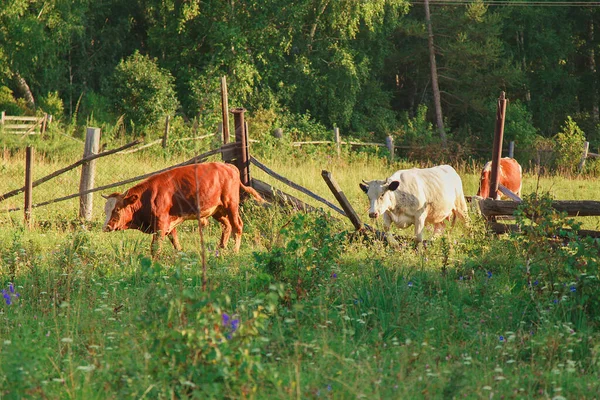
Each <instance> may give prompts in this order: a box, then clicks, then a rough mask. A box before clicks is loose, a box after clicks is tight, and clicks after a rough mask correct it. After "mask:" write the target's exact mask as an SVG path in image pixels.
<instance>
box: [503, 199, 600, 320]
mask: <svg viewBox="0 0 600 400" xmlns="http://www.w3.org/2000/svg"><path fill="white" fill-rule="evenodd" d="M523 200H524V201H523V203H522V204H521V205H520V206H519V207H518V209H517V211H516V212H515V217H516V219H517V224H518V225H519V226H520V227H521V232H520V233H518V234H516V235H514V236H513V237H512V240H513V242H514V243H515V244H516V245H517V248H520V249H522V251H523V253H524V256H525V265H524V268H523V269H522V271H523V272H524V273H525V277H526V281H527V290H528V291H529V292H530V295H531V296H532V298H533V299H535V300H536V302H537V307H538V309H539V310H543V309H546V308H547V307H561V308H562V310H563V311H564V312H565V313H566V314H567V316H568V317H570V318H571V320H572V322H573V323H576V324H577V323H581V322H582V321H583V317H584V316H587V317H588V318H592V319H593V320H594V321H595V322H596V323H598V322H600V300H599V299H600V281H599V280H598V277H597V276H598V271H599V267H600V262H599V261H600V260H599V259H598V243H597V242H596V240H595V239H592V238H590V237H580V236H579V234H578V233H579V230H580V227H581V223H579V222H577V221H575V220H574V219H572V218H567V215H566V213H564V212H559V211H557V210H555V209H554V208H553V207H552V198H551V197H550V196H549V195H548V194H542V195H539V194H537V193H532V194H531V195H529V196H526V197H525V198H524V199H523Z"/></svg>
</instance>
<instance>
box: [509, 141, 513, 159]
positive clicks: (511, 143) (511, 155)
mask: <svg viewBox="0 0 600 400" xmlns="http://www.w3.org/2000/svg"><path fill="white" fill-rule="evenodd" d="M508 157H509V158H515V141H514V140H511V141H510V142H508Z"/></svg>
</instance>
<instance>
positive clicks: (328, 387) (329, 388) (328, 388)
mask: <svg viewBox="0 0 600 400" xmlns="http://www.w3.org/2000/svg"><path fill="white" fill-rule="evenodd" d="M327 390H328V391H329V392H331V384H329V385H327Z"/></svg>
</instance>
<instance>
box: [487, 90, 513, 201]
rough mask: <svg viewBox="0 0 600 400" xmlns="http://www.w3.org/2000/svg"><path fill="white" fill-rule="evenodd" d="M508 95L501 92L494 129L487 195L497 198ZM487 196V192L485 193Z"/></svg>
mask: <svg viewBox="0 0 600 400" xmlns="http://www.w3.org/2000/svg"><path fill="white" fill-rule="evenodd" d="M507 102H508V100H507V99H506V95H505V93H504V92H501V93H500V97H499V98H498V107H497V110H496V127H495V129H494V149H493V151H492V171H491V172H490V192H489V193H487V197H491V198H493V199H495V198H496V194H497V193H498V183H499V182H500V181H499V180H498V176H499V175H498V171H499V167H500V158H502V139H503V137H504V118H505V116H506V103H507ZM483 195H484V196H485V195H486V193H483Z"/></svg>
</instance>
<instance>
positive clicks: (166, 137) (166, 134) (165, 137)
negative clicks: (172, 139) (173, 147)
mask: <svg viewBox="0 0 600 400" xmlns="http://www.w3.org/2000/svg"><path fill="white" fill-rule="evenodd" d="M169 126H170V117H169V116H168V115H167V117H166V118H165V132H164V134H163V138H162V147H163V149H166V148H167V141H168V140H169Z"/></svg>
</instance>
